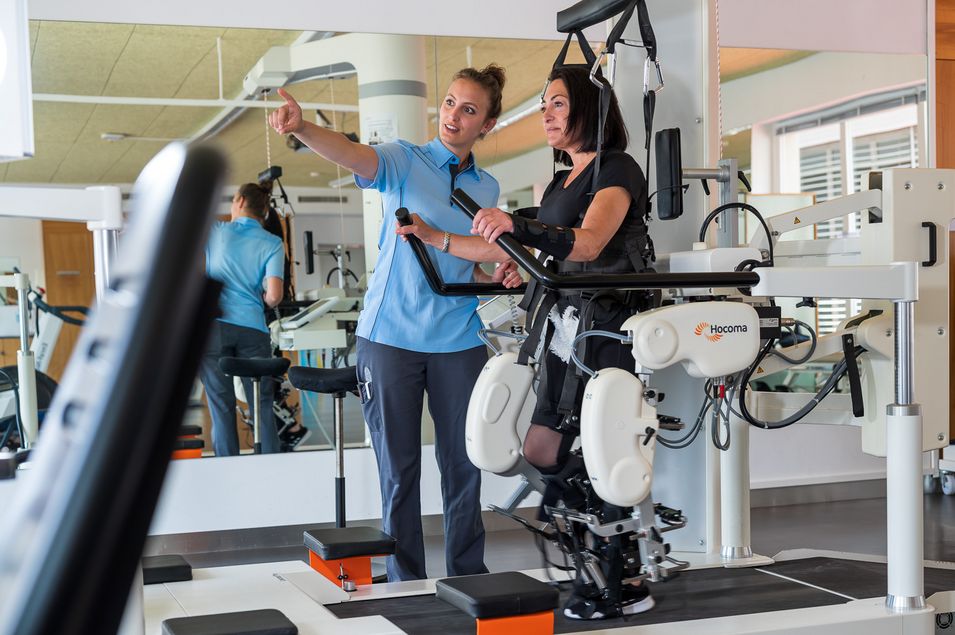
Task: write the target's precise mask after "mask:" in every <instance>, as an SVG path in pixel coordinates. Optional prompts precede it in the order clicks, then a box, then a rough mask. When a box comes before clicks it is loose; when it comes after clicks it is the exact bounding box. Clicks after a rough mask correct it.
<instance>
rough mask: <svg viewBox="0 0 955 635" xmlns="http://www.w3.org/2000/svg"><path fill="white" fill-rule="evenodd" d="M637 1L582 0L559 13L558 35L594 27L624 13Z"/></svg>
mask: <svg viewBox="0 0 955 635" xmlns="http://www.w3.org/2000/svg"><path fill="white" fill-rule="evenodd" d="M634 4H636V0H599V1H596V2H595V1H594V0H580V2H578V3H577V4H575V5H574V6H572V7H567V8H566V9H564V10H563V11H558V12H557V31H558V33H573V32H575V31H582V30H584V29H586V28H589V27H592V26H593V25H595V24H598V23H600V22H603V21H605V20H609V19H610V18H612V17H613V16H615V15H618V14H620V13H623V12H624V11H626V10H627V9H629V8H630V7H631V6H632V5H634Z"/></svg>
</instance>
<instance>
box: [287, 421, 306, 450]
mask: <svg viewBox="0 0 955 635" xmlns="http://www.w3.org/2000/svg"><path fill="white" fill-rule="evenodd" d="M311 434H312V431H311V430H309V429H308V428H306V427H305V426H299V428H298V430H286V431H285V432H284V433H282V435H281V439H282V442H283V443H284V444H285V445H286V446H288V449H289V451H290V452H291V451H292V450H294V449H295V448H297V447H298V446H300V445H302V443H304V442H305V440H306V439H307V438H308V437H309V436H311Z"/></svg>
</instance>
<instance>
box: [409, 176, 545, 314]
mask: <svg viewBox="0 0 955 635" xmlns="http://www.w3.org/2000/svg"><path fill="white" fill-rule="evenodd" d="M465 196H467V194H465ZM468 200H469V201H470V202H471V204H473V205H475V206H477V203H475V202H474V201H473V200H471V197H468ZM478 209H480V206H477V207H476V208H475V212H476V211H477V210H478ZM395 218H396V219H397V220H398V224H399V225H403V226H405V225H410V224H411V215H410V214H409V213H408V209H407V208H405V207H399V208H398V209H396V210H395ZM407 238H408V244H409V245H410V246H411V250H412V252H414V256H415V259H416V260H417V261H418V264H419V265H420V266H421V270H422V271H423V272H424V277H425V280H427V281H428V286H429V287H431V290H432V291H434V292H435V293H436V294H437V295H446V296H468V295H521V294H523V293H524V291H525V290H526V288H527V285H521V286H519V287H517V288H515V289H508V288H507V287H505V286H504V285H503V284H498V283H486V282H461V283H447V282H445V281H444V280H442V279H441V274H440V273H439V272H438V269H437V268H436V267H435V266H434V263H433V262H432V261H431V258H430V256H428V248H427V247H425V245H424V243H423V242H421V239H420V238H418V237H417V236H415V235H410V236H408V237H407Z"/></svg>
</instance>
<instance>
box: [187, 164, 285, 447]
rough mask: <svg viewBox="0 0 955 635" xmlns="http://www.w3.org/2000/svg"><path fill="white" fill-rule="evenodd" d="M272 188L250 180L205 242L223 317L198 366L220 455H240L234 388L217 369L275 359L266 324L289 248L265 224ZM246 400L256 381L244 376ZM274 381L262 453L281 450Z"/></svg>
mask: <svg viewBox="0 0 955 635" xmlns="http://www.w3.org/2000/svg"><path fill="white" fill-rule="evenodd" d="M270 196H271V189H265V188H263V187H261V186H259V185H258V184H256V183H246V184H245V185H242V186H241V187H240V188H239V190H238V191H237V192H236V193H235V195H234V196H233V197H232V208H231V210H230V211H231V213H232V219H231V221H230V222H228V223H216V224H215V225H214V226H213V228H212V232H211V234H210V235H209V242H208V244H207V245H206V274H207V275H208V276H209V277H210V278H212V279H213V280H218V281H219V282H221V283H222V293H221V294H220V296H219V309H220V311H221V315H220V316H219V318H218V319H217V320H215V322H213V326H212V330H211V332H210V333H209V340H208V343H207V344H206V350H205V352H204V353H203V356H202V361H201V362H200V364H199V379H200V381H202V385H203V387H204V388H205V390H206V400H207V401H208V403H209V413H210V414H211V416H212V447H213V449H214V450H215V453H216V456H235V455H237V454H238V453H239V435H238V433H237V431H236V418H235V389H234V388H233V384H232V379H231V378H230V377H227V376H226V375H223V374H222V371H220V370H219V358H221V357H271V356H272V344H271V341H270V339H269V330H268V327H267V326H266V324H265V308H266V307H268V308H272V307H274V306H276V305H277V304H278V303H279V302H281V301H282V278H283V274H284V265H285V248H284V246H283V245H282V241H281V239H279V238H278V237H277V236H275V235H273V234H270V233H269V232H267V231H265V230H264V229H263V228H262V222H263V221H264V220H265V215H266V214H267V213H268V210H269V197H270ZM242 385H243V386H244V387H245V394H246V395H247V398H251V396H252V394H253V392H252V380H251V379H247V378H243V379H242ZM274 392H275V389H274V387H273V385H272V379H271V378H268V377H265V378H263V379H262V391H261V398H260V400H259V405H258V407H259V409H260V410H259V411H260V412H261V413H262V416H261V421H260V429H259V438H260V441H261V443H262V452H263V453H270V452H278V451H279V437H278V433H277V431H276V429H275V422H274V420H273V418H272V395H273V393H274Z"/></svg>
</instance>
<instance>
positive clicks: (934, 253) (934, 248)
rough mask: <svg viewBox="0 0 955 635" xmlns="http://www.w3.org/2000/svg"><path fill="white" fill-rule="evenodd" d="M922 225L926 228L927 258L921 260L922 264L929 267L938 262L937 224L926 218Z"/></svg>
mask: <svg viewBox="0 0 955 635" xmlns="http://www.w3.org/2000/svg"><path fill="white" fill-rule="evenodd" d="M922 227H925V228H926V229H928V260H923V261H922V266H923V267H931V266H933V265H935V263H936V262H938V225H936V224H935V223H933V222H930V221H927V220H926V221H922Z"/></svg>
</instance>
